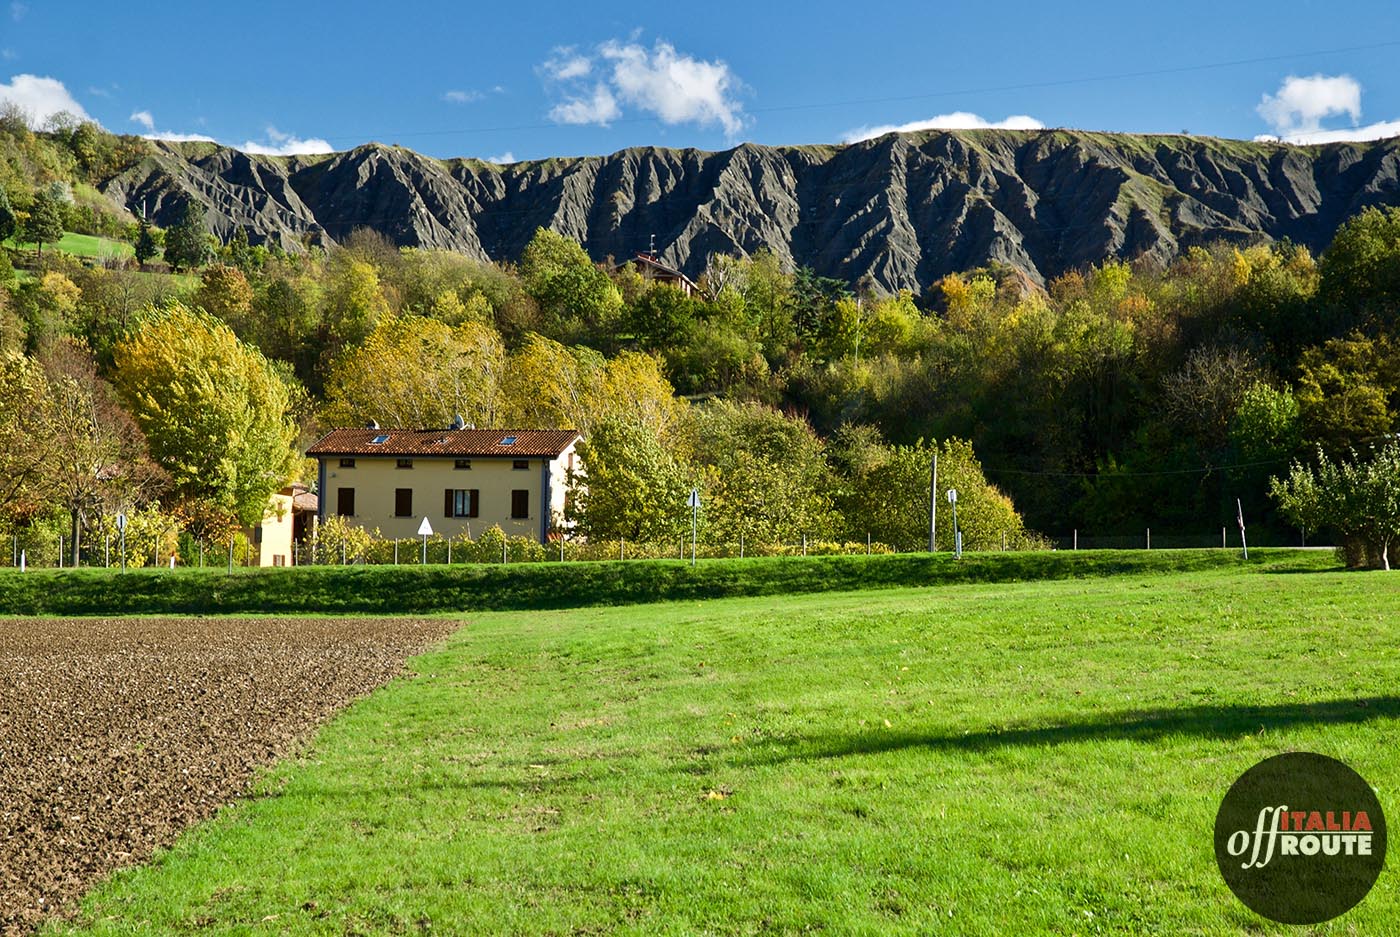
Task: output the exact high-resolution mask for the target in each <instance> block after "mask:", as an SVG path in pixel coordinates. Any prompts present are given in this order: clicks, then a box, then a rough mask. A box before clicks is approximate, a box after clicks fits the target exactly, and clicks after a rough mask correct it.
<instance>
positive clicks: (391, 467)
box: [306, 427, 582, 543]
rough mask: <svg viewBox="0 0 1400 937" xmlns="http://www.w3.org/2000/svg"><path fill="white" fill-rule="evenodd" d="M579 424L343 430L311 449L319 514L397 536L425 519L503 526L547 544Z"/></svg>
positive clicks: (573, 461)
mask: <svg viewBox="0 0 1400 937" xmlns="http://www.w3.org/2000/svg"><path fill="white" fill-rule="evenodd" d="M579 439H580V436H579V433H578V432H577V431H576V430H569V429H563V430H507V429H489V430H488V429H435V430H405V429H379V428H377V427H368V428H364V429H337V430H332V431H331V432H330V433H327V434H326V435H325V436H324V437H322V438H321V439H320V440H318V441H317V442H316V444H315V445H313V446H312V447H311V448H310V449H308V450H307V453H306V454H307V455H308V456H310V457H312V458H314V459H316V460H317V463H318V465H319V472H318V476H319V482H320V487H319V489H318V494H319V498H320V500H319V517H320V519H321V520H322V521H325V520H326V519H327V518H328V517H332V516H335V515H339V516H341V517H343V518H345V519H346V520H347V521H349V522H351V523H353V524H355V525H356V526H358V527H362V528H365V529H366V530H375V529H377V530H378V531H379V533H380V535H381V536H383V537H387V538H394V539H404V538H409V537H415V536H417V534H418V527H419V525H420V524H422V522H423V518H425V517H426V518H428V520H429V522H430V523H431V524H432V528H433V532H434V533H438V534H443V535H445V536H454V537H456V536H462V535H469V536H472V537H477V536H480V534H481V533H482V532H483V531H485V530H487V529H489V528H490V527H492V526H499V527H500V528H501V529H502V530H503V531H505V533H506V534H507V535H508V536H523V537H533V538H536V539H538V540H539V541H540V542H541V543H544V542H546V541H547V540H548V538H549V534H550V531H551V530H552V529H553V528H554V527H555V526H556V524H557V522H558V521H559V519H561V518H562V517H563V513H564V497H565V492H566V491H567V487H568V475H569V472H570V471H571V470H572V471H579V472H581V471H582V467H581V466H580V465H578V464H577V455H576V453H575V451H574V450H575V446H577V444H578V441H579Z"/></svg>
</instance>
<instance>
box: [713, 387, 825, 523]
mask: <svg viewBox="0 0 1400 937" xmlns="http://www.w3.org/2000/svg"><path fill="white" fill-rule="evenodd" d="M695 434H696V440H695V443H694V451H695V452H696V454H697V456H698V459H699V462H700V466H701V468H702V471H703V476H704V488H705V499H704V505H703V508H702V510H703V512H704V520H705V525H706V531H707V534H708V536H709V538H710V539H711V540H718V541H722V542H737V541H738V540H739V537H740V536H741V535H742V536H744V537H745V538H746V539H747V540H748V541H750V542H764V543H784V542H786V543H792V542H795V541H797V540H799V539H801V538H802V537H803V536H804V535H805V536H808V537H813V538H818V539H824V538H829V537H830V536H831V535H832V533H833V532H834V531H835V530H837V529H839V528H840V523H839V518H838V517H836V515H835V511H834V509H833V506H832V487H833V486H832V477H831V472H830V470H829V469H828V467H827V464H826V460H825V457H824V452H823V446H822V442H821V440H820V439H819V438H818V437H817V434H816V433H815V432H813V431H812V428H811V427H810V426H809V425H808V424H807V421H806V420H803V419H801V418H800V417H792V416H786V415H784V414H782V413H780V412H778V411H777V410H773V409H771V408H769V407H764V406H762V405H759V404H731V403H725V402H716V403H712V404H709V405H707V406H705V407H703V408H698V410H697V412H696V415H695Z"/></svg>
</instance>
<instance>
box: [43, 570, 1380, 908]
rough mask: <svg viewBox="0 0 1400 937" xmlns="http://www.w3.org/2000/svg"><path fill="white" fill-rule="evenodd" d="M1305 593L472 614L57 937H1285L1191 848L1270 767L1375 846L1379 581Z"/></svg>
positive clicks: (1245, 584)
mask: <svg viewBox="0 0 1400 937" xmlns="http://www.w3.org/2000/svg"><path fill="white" fill-rule="evenodd" d="M1315 566H1316V564H1315V563H1312V564H1310V563H1309V562H1307V561H1304V562H1301V563H1299V564H1297V565H1294V566H1290V564H1287V563H1281V562H1279V563H1274V564H1272V565H1271V566H1269V567H1251V568H1234V569H1215V570H1204V571H1198V572H1190V573H1185V574H1181V575H1176V576H1163V575H1122V576H1117V577H1112V578H1101V579H1082V580H1063V581H1048V582H1031V583H998V584H986V583H974V584H967V585H951V586H947V587H944V588H938V589H928V588H920V589H888V590H880V591H869V592H854V593H839V594H821V595H808V596H801V597H795V596H772V597H760V598H746V599H724V600H712V601H704V602H699V601H686V602H673V603H665V604H656V605H637V606H631V607H620V608H597V609H582V610H580V609H574V610H555V611H535V612H493V613H480V614H471V615H468V616H465V617H464V618H463V627H462V629H461V630H460V631H459V632H457V633H456V635H455V636H454V637H453V638H452V639H450V640H449V642H448V643H447V645H446V646H445V647H443V648H442V649H440V650H438V651H435V652H433V653H429V654H427V655H424V656H422V657H419V658H417V659H416V660H415V661H414V662H413V664H412V667H413V668H414V670H415V671H416V675H415V676H413V677H411V678H406V679H403V680H400V681H398V682H396V683H393V684H391V685H390V686H388V687H386V688H385V689H383V690H381V691H379V692H378V693H376V694H375V695H373V696H372V697H369V698H368V699H366V700H363V701H361V702H360V703H358V704H356V705H354V706H353V707H351V708H350V709H349V710H347V711H346V712H344V713H343V714H342V715H341V716H339V717H338V718H337V719H336V720H335V721H333V722H332V723H331V724H329V725H328V726H327V727H326V728H325V729H323V730H322V732H321V733H320V734H319V736H318V737H317V739H316V740H315V742H314V744H313V745H312V746H311V747H310V748H309V749H308V750H307V751H306V752H305V753H304V755H303V756H302V757H299V758H297V759H294V760H291V761H289V762H286V763H283V764H282V765H280V766H279V767H277V768H276V769H274V770H273V771H272V772H271V773H270V774H268V775H267V776H266V777H265V778H264V779H263V780H262V781H261V782H260V783H259V786H258V794H257V796H255V797H253V798H251V799H248V800H246V801H243V802H240V803H239V804H238V805H236V806H234V807H232V808H230V809H227V810H225V811H224V812H223V813H222V814H221V815H220V816H219V818H218V819H216V820H215V821H213V822H211V823H209V824H206V825H204V826H202V827H199V828H197V829H195V830H193V831H191V832H190V833H189V834H187V835H186V836H185V837H183V838H182V839H181V841H180V842H179V843H178V844H177V846H176V847H175V848H173V849H172V850H170V851H169V852H168V853H166V854H164V855H163V856H161V857H160V858H159V859H158V860H157V861H156V862H155V863H153V864H152V865H150V866H148V867H145V868H139V869H134V870H130V871H126V872H122V873H119V874H118V875H117V876H116V878H115V879H114V880H113V881H111V882H110V883H109V884H108V885H106V886H105V887H102V888H100V889H99V890H98V891H97V892H96V893H95V894H94V895H93V896H91V898H90V900H89V901H88V902H87V903H86V905H85V912H84V914H85V916H84V919H83V920H82V921H80V922H79V923H78V924H76V925H74V924H62V925H59V924H56V925H54V926H53V928H52V929H53V930H54V931H57V932H65V933H66V932H74V933H89V932H90V933H133V932H136V933H174V932H194V931H198V932H200V933H228V932H236V933H268V934H272V933H337V934H338V933H415V932H425V933H426V932H433V933H483V934H484V933H491V934H495V933H523V934H569V933H589V934H592V933H629V934H657V933H663V934H691V933H716V934H743V933H797V932H807V931H819V932H826V933H854V934H887V933H910V934H914V933H919V934H924V933H954V934H1013V933H1014V934H1042V933H1045V934H1048V933H1055V934H1100V933H1103V934H1157V933H1160V934H1239V933H1283V932H1285V931H1288V932H1290V933H1303V932H1309V931H1307V930H1305V929H1297V928H1291V929H1290V928H1284V927H1282V926H1275V925H1271V924H1269V923H1268V922H1266V921H1264V920H1262V919H1260V918H1258V917H1256V916H1254V915H1253V914H1252V913H1251V912H1249V911H1248V910H1246V909H1245V908H1244V906H1243V905H1241V904H1239V903H1238V902H1237V901H1236V900H1235V899H1234V898H1233V896H1232V895H1230V893H1229V892H1228V891H1227V890H1226V888H1225V886H1224V884H1223V883H1222V881H1221V879H1220V876H1219V873H1218V871H1217V870H1216V867H1215V860H1214V855H1213V852H1212V848H1211V828H1212V823H1213V821H1214V817H1215V812H1216V810H1217V808H1218V806H1219V801H1220V798H1221V796H1222V795H1223V794H1224V792H1225V790H1226V789H1227V788H1228V787H1229V785H1230V784H1231V783H1232V782H1233V781H1234V779H1235V778H1236V777H1237V776H1238V775H1239V774H1240V773H1241V772H1243V771H1244V770H1245V769H1246V768H1248V767H1249V766H1251V765H1253V764H1254V763H1255V762H1257V761H1258V760H1260V759H1262V758H1264V757H1267V756H1269V755H1273V754H1276V753H1278V752H1280V751H1284V750H1289V749H1304V750H1313V751H1318V752H1323V753H1326V754H1330V755H1333V756H1335V757H1338V758H1341V759H1343V760H1345V761H1347V762H1349V763H1350V764H1351V765H1352V766H1353V767H1355V768H1356V769H1357V770H1359V771H1360V772H1361V773H1362V774H1363V775H1365V776H1366V777H1368V778H1369V779H1370V780H1371V782H1372V783H1373V784H1374V785H1376V786H1377V788H1378V789H1379V791H1380V796H1381V801H1382V803H1383V804H1384V805H1386V806H1387V807H1389V808H1390V809H1391V811H1392V813H1393V814H1394V815H1400V809H1397V807H1396V806H1395V805H1396V803H1397V802H1396V801H1395V800H1394V799H1393V796H1394V791H1395V790H1396V787H1397V783H1400V747H1397V746H1396V744H1395V739H1396V732H1397V729H1400V690H1397V688H1398V687H1400V654H1397V643H1400V642H1397V638H1400V575H1396V576H1391V575H1388V574H1385V573H1360V574H1358V573H1343V572H1319V571H1316V569H1315ZM1397 920H1400V892H1398V891H1397V887H1396V877H1395V874H1394V872H1393V871H1387V872H1385V873H1383V875H1382V877H1381V880H1380V881H1379V882H1378V883H1377V886H1376V888H1375V890H1374V891H1373V892H1372V893H1371V895H1370V897H1369V898H1368V899H1367V900H1366V901H1365V902H1364V903H1363V904H1362V905H1360V906H1359V907H1357V908H1355V909H1353V910H1352V911H1351V912H1350V913H1349V914H1347V915H1346V916H1344V917H1343V918H1341V919H1339V920H1338V921H1335V922H1333V923H1331V924H1328V925H1323V926H1320V927H1318V928H1316V929H1315V931H1313V932H1316V933H1327V934H1333V933H1335V934H1389V933H1395V932H1396V930H1397V925H1396V923H1395V922H1396V921H1397Z"/></svg>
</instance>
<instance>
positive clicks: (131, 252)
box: [3, 231, 136, 257]
mask: <svg viewBox="0 0 1400 937" xmlns="http://www.w3.org/2000/svg"><path fill="white" fill-rule="evenodd" d="M3 243H4V246H5V247H9V248H12V249H14V248H24V249H26V250H33V249H34V245H33V244H29V243H23V244H22V243H16V242H15V241H14V240H13V239H11V240H7V241H5V242H3ZM55 248H57V249H58V250H61V251H63V252H64V253H65V254H72V255H73V256H75V257H134V256H136V253H135V248H133V247H132V246H131V245H130V244H128V243H126V242H125V241H113V240H111V239H110V238H104V237H98V236H96V235H93V234H76V233H74V232H72V231H65V232H63V238H62V239H61V240H60V241H58V242H57V243H56V244H46V245H45V249H46V250H53V249H55Z"/></svg>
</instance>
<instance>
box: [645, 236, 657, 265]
mask: <svg viewBox="0 0 1400 937" xmlns="http://www.w3.org/2000/svg"><path fill="white" fill-rule="evenodd" d="M647 253H648V254H650V255H651V259H652V260H655V259H656V235H655V234H653V235H652V236H651V249H650V250H648V251H647Z"/></svg>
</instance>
